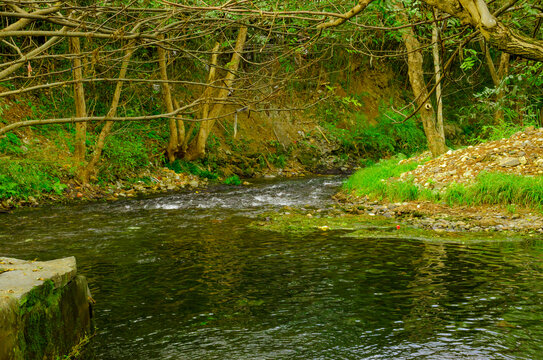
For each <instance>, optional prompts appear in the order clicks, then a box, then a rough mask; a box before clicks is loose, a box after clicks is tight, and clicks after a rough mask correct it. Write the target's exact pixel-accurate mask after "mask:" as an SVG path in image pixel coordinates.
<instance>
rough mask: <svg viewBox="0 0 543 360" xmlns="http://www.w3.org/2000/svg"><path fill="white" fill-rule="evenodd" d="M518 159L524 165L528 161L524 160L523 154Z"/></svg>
mask: <svg viewBox="0 0 543 360" xmlns="http://www.w3.org/2000/svg"><path fill="white" fill-rule="evenodd" d="M518 160H519V161H520V163H521V164H522V165H526V163H527V162H528V160H526V157H525V156H521V157H520V158H519V159H518Z"/></svg>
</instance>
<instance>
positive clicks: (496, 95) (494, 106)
mask: <svg viewBox="0 0 543 360" xmlns="http://www.w3.org/2000/svg"><path fill="white" fill-rule="evenodd" d="M542 66H543V65H542V64H541V63H535V64H531V63H527V62H521V63H514V64H512V69H511V74H510V75H509V76H507V77H505V78H504V79H503V81H502V82H501V84H500V85H499V86H498V87H485V88H483V89H481V90H479V91H477V92H476V93H474V94H473V101H471V102H470V99H462V102H469V105H466V106H463V107H460V108H459V109H454V112H455V115H456V116H457V119H458V122H459V123H460V125H462V126H463V127H464V129H465V131H466V132H467V133H470V134H471V139H470V141H471V142H474V143H479V142H482V141H485V140H497V139H501V138H507V137H509V136H511V135H512V134H514V133H516V132H518V131H521V130H523V129H524V128H525V127H526V126H536V127H539V126H542V125H543V124H540V123H539V111H540V109H541V107H542V106H543V90H542V89H543V79H542V76H541V74H540V71H541V68H542ZM497 111H500V112H501V114H502V115H503V116H502V117H499V116H498V117H497Z"/></svg>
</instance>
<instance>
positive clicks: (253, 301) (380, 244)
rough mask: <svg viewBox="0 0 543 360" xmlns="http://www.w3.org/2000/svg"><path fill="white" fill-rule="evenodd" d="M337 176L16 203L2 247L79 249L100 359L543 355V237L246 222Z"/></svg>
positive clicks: (320, 192) (4, 223) (15, 252)
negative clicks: (284, 227) (281, 227)
mask: <svg viewBox="0 0 543 360" xmlns="http://www.w3.org/2000/svg"><path fill="white" fill-rule="evenodd" d="M339 184H340V179H338V178H315V179H301V180H287V181H280V182H278V181H276V182H261V183H257V184H255V185H252V186H250V187H217V188H211V189H209V190H205V191H201V192H199V193H196V192H190V193H178V194H169V195H164V196H161V197H155V198H146V199H135V200H127V201H119V202H116V203H96V204H82V205H72V206H57V207H50V208H42V209H38V210H29V209H27V210H22V211H18V212H16V213H15V214H9V215H1V216H0V254H2V255H4V256H10V257H17V258H24V259H34V258H38V259H40V260H49V259H54V258H59V257H65V256H71V255H75V256H76V258H77V261H78V267H79V272H80V273H82V274H84V275H86V276H87V278H88V280H89V282H90V287H91V291H92V293H93V296H94V299H95V300H96V302H97V303H96V305H95V315H96V324H97V327H98V332H97V335H96V337H95V338H94V339H93V341H92V343H91V345H90V346H89V348H88V349H87V354H88V355H87V356H88V357H89V358H91V359H130V360H137V359H543V239H541V238H533V239H528V240H525V241H506V240H505V241H495V242H482V241H481V242H472V243H471V242H470V243H469V244H462V243H446V242H423V241H419V240H405V239H404V240H394V239H387V238H382V239H353V238H348V237H343V235H345V233H344V232H318V233H313V234H309V235H285V234H279V233H273V232H268V231H265V230H262V229H253V228H249V227H248V226H247V225H248V224H249V223H250V222H251V221H252V220H253V219H254V217H255V216H256V215H258V214H259V213H262V212H263V211H270V210H271V211H284V210H281V209H282V208H283V207H284V206H291V207H303V206H311V207H319V208H321V207H325V206H328V205H329V204H330V200H329V198H330V195H331V194H333V193H334V192H335V191H336V190H337V187H338V186H339Z"/></svg>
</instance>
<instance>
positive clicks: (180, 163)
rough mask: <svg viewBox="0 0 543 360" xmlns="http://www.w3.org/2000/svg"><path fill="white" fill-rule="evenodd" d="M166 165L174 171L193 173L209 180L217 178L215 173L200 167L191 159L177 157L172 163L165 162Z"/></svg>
mask: <svg viewBox="0 0 543 360" xmlns="http://www.w3.org/2000/svg"><path fill="white" fill-rule="evenodd" d="M166 167H167V168H168V169H171V170H173V171H175V172H176V173H186V174H193V175H196V176H199V177H201V178H206V179H210V180H215V179H217V178H218V175H217V174H216V173H213V172H211V171H209V170H205V169H202V168H200V167H199V166H198V165H197V164H196V163H195V162H191V161H184V160H179V159H177V160H175V161H174V162H173V163H168V164H166Z"/></svg>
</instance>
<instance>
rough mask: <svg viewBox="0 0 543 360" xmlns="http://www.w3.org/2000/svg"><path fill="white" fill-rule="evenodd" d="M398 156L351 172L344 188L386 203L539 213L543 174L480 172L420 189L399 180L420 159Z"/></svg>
mask: <svg viewBox="0 0 543 360" xmlns="http://www.w3.org/2000/svg"><path fill="white" fill-rule="evenodd" d="M398 160H399V158H397V157H395V158H391V159H388V160H383V161H380V162H379V163H377V164H375V165H372V166H370V167H367V168H364V169H361V170H359V171H357V172H356V173H355V174H353V175H352V176H351V177H349V179H348V180H347V181H346V182H345V184H344V187H343V188H344V190H345V191H347V192H351V193H353V194H355V195H356V196H368V197H369V198H371V199H376V200H379V201H389V202H403V201H414V200H426V201H431V202H436V203H437V202H442V203H446V204H447V205H450V206H452V205H470V206H476V205H500V206H503V207H505V208H507V209H508V210H509V211H510V212H514V211H515V210H516V206H521V207H528V208H533V209H535V210H538V211H541V212H543V177H540V176H536V177H528V176H520V175H514V174H504V173H495V172H482V173H480V174H479V175H478V176H477V177H476V178H475V179H474V180H473V181H472V182H470V183H468V184H460V183H454V182H453V183H451V184H450V185H449V186H447V187H446V188H444V189H442V190H430V189H426V188H421V187H420V186H417V185H415V184H414V183H413V179H412V178H411V179H407V180H404V181H400V180H399V179H398V177H399V176H400V174H402V173H404V172H407V171H410V170H413V169H415V168H416V167H417V166H419V165H422V162H409V163H404V164H398Z"/></svg>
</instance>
